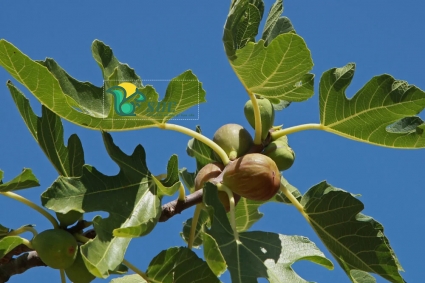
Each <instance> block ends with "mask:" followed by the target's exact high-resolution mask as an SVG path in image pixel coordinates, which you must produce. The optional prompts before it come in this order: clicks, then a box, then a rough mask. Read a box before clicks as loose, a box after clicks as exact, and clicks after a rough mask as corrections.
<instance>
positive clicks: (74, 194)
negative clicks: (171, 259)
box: [42, 133, 175, 278]
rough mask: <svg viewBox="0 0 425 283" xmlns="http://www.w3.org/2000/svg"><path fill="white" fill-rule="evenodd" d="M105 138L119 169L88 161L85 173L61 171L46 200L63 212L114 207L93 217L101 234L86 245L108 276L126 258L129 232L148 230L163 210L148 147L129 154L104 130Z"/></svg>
mask: <svg viewBox="0 0 425 283" xmlns="http://www.w3.org/2000/svg"><path fill="white" fill-rule="evenodd" d="M103 138H104V142H105V146H106V149H107V152H108V154H109V155H110V156H111V158H112V159H113V161H114V162H115V163H117V164H118V166H119V167H120V172H119V173H118V175H116V176H106V175H104V174H102V173H100V172H99V171H97V170H96V169H95V168H93V167H91V166H88V165H86V166H84V169H83V175H82V176H81V177H78V178H66V177H59V178H58V179H57V180H56V181H55V182H54V183H53V185H52V186H51V187H50V188H49V189H48V190H47V191H46V192H44V193H43V194H42V204H43V205H44V206H46V207H47V208H50V209H52V210H54V211H56V212H61V213H66V212H67V211H69V210H76V211H80V212H95V211H105V212H108V213H109V217H107V218H102V217H100V216H96V217H95V218H94V219H93V225H94V229H95V231H96V234H97V236H96V238H95V239H94V240H90V241H89V242H88V243H86V244H84V245H83V246H82V247H81V249H82V251H83V254H84V256H85V257H86V258H87V261H89V262H90V263H91V264H92V265H93V266H94V267H95V268H96V269H97V273H96V274H95V275H96V276H98V277H103V278H105V277H107V276H108V274H109V270H114V269H115V268H116V267H117V266H118V265H119V264H120V263H121V262H122V260H123V257H124V253H125V251H126V248H127V246H128V243H129V241H130V238H128V237H131V236H135V234H136V235H137V236H142V235H145V234H147V233H149V232H150V231H151V230H152V229H153V228H154V226H155V224H156V223H157V221H158V218H159V216H160V214H161V203H160V194H159V193H158V187H157V185H156V183H155V182H154V181H153V176H152V174H151V173H150V171H149V170H148V168H147V166H146V156H145V151H144V149H143V147H142V146H140V145H139V146H137V147H136V149H135V150H134V152H133V154H132V155H130V156H129V155H126V154H125V153H123V152H122V151H121V150H120V148H119V147H118V146H116V145H115V144H114V143H113V141H112V137H111V136H110V135H109V134H107V133H103ZM169 173H170V174H169V175H170V176H172V175H175V174H174V173H171V172H169ZM167 175H168V174H167ZM124 228H127V229H124ZM115 229H122V230H117V233H122V234H120V235H121V236H125V237H114V236H113V231H114V230H115ZM93 251H96V252H93Z"/></svg>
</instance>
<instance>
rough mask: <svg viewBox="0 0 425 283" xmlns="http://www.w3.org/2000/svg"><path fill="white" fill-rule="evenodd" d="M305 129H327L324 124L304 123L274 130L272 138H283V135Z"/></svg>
mask: <svg viewBox="0 0 425 283" xmlns="http://www.w3.org/2000/svg"><path fill="white" fill-rule="evenodd" d="M305 130H323V131H326V128H325V126H323V125H322V124H304V125H298V126H294V127H290V128H286V129H282V130H279V131H276V132H272V133H271V136H272V140H277V139H278V138H281V137H283V136H287V135H290V134H293V133H296V132H301V131H305Z"/></svg>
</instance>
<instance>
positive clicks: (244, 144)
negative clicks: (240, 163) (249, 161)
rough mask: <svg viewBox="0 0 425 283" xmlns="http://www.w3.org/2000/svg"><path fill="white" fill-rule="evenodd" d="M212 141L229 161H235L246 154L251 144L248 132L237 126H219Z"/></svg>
mask: <svg viewBox="0 0 425 283" xmlns="http://www.w3.org/2000/svg"><path fill="white" fill-rule="evenodd" d="M213 141H214V142H215V143H216V144H218V145H219V146H220V147H221V148H222V149H223V150H224V151H225V152H226V154H227V156H229V159H230V160H235V159H236V158H238V157H239V156H242V155H244V154H245V153H247V152H248V150H249V149H250V148H251V146H252V144H253V140H252V137H251V135H250V134H249V132H248V131H247V130H246V129H245V128H244V127H242V126H241V125H238V124H226V125H224V126H221V127H220V128H219V129H218V130H217V131H216V132H215V134H214V137H213Z"/></svg>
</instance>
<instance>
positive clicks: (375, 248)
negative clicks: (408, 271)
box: [300, 182, 404, 283]
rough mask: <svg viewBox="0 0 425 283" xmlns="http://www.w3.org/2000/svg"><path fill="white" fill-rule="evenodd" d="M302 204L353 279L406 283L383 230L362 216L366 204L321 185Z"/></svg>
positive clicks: (309, 192) (314, 225) (326, 185)
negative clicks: (373, 277)
mask: <svg viewBox="0 0 425 283" xmlns="http://www.w3.org/2000/svg"><path fill="white" fill-rule="evenodd" d="M300 203H301V204H302V205H303V206H304V212H305V213H306V214H307V216H308V220H309V223H310V225H311V226H312V227H313V229H314V230H315V231H316V233H317V235H318V236H319V237H320V239H321V240H322V241H323V243H324V244H325V245H326V247H327V248H328V250H329V251H330V252H331V253H332V255H333V256H334V257H335V259H336V260H337V261H338V263H339V264H340V265H341V267H342V268H343V269H344V271H345V272H346V273H347V275H348V276H349V277H350V278H363V277H364V278H370V277H367V276H365V275H364V273H359V271H363V272H371V273H376V274H378V275H380V276H382V277H383V278H385V279H387V280H389V281H390V282H397V283H403V282H404V280H403V278H402V277H401V275H400V273H399V270H402V268H401V266H400V264H399V262H398V260H397V257H396V256H395V254H394V251H393V250H392V248H391V247H390V244H389V241H388V239H387V238H386V237H385V235H384V228H383V226H382V225H381V224H380V223H379V222H377V221H376V220H374V219H373V218H372V217H369V216H366V215H364V214H361V213H360V211H362V210H363V208H364V206H363V203H361V202H360V201H359V200H358V199H357V198H355V197H354V196H353V195H352V194H350V193H348V192H346V191H343V190H341V189H337V188H334V187H332V186H331V185H329V184H328V183H326V182H321V183H319V184H317V185H316V186H314V187H312V188H311V189H310V190H308V192H307V193H305V194H304V196H303V197H302V199H301V202H300ZM353 270H357V271H355V272H352V271H353ZM357 280H360V279H357ZM362 280H363V279H362ZM368 280H370V279H368ZM358 282H363V281H358ZM366 282H367V281H366Z"/></svg>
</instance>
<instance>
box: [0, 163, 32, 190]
mask: <svg viewBox="0 0 425 283" xmlns="http://www.w3.org/2000/svg"><path fill="white" fill-rule="evenodd" d="M2 179H3V171H1V170H0V192H2V193H4V192H12V191H17V190H23V189H28V188H32V187H38V186H40V183H39V182H38V180H37V178H36V177H35V175H34V174H33V173H32V171H31V169H29V168H24V169H23V170H22V172H21V173H20V174H19V175H18V176H16V177H15V178H13V179H12V180H10V181H9V182H6V183H3V181H2Z"/></svg>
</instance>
